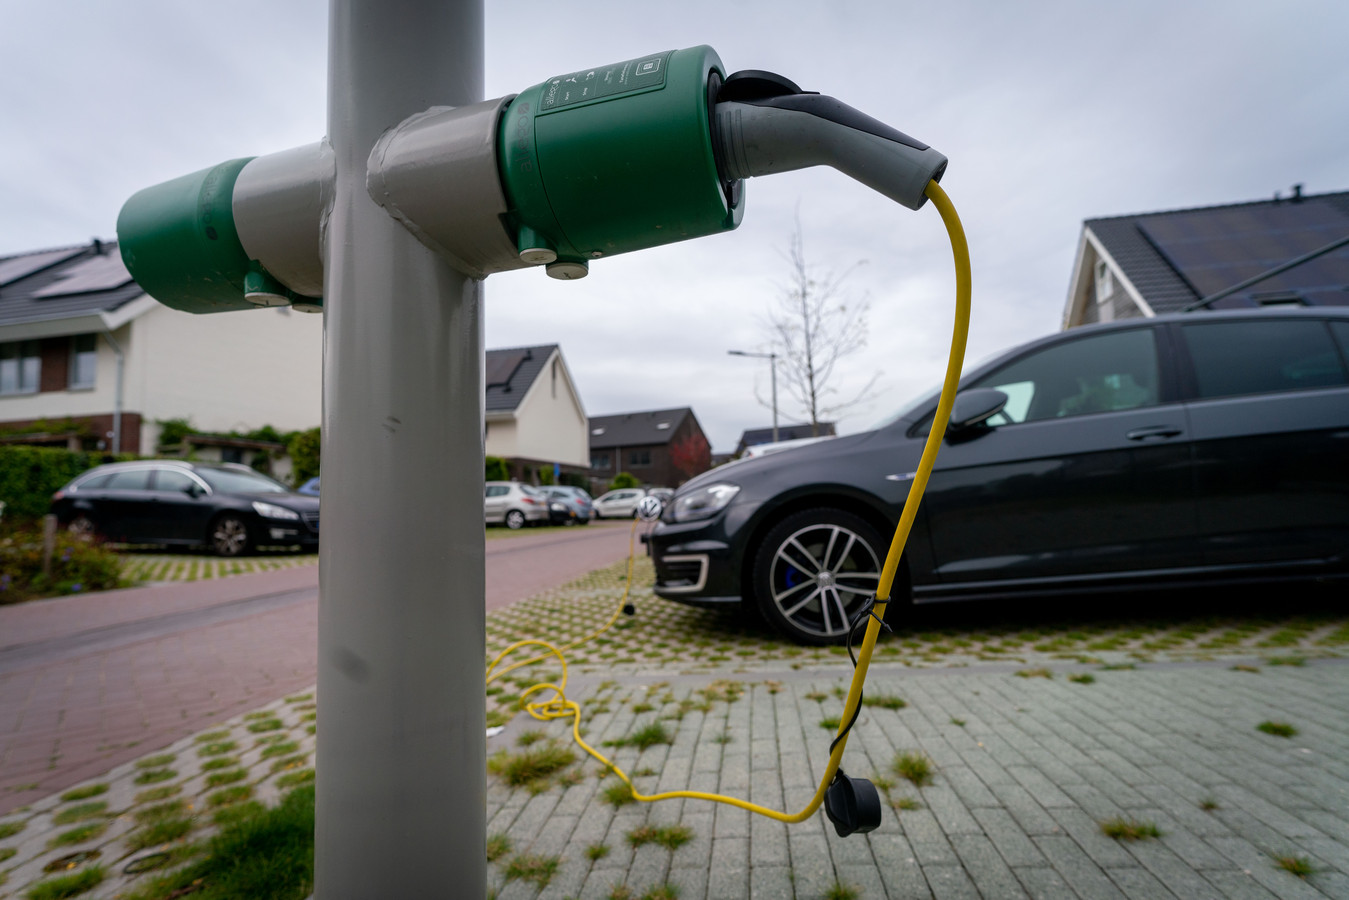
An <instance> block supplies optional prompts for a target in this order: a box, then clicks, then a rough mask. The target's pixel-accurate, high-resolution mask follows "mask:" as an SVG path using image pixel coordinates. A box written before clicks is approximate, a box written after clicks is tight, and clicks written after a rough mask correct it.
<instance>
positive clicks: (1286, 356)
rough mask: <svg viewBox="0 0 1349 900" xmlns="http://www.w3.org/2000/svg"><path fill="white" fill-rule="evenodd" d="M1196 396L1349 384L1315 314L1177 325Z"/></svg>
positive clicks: (1324, 328)
mask: <svg viewBox="0 0 1349 900" xmlns="http://www.w3.org/2000/svg"><path fill="white" fill-rule="evenodd" d="M1181 330H1182V332H1183V333H1184V335H1185V343H1186V344H1188V345H1189V348H1190V358H1191V359H1192V360H1193V361H1194V374H1195V379H1196V382H1197V385H1198V388H1199V396H1200V397H1234V396H1239V395H1242V394H1270V393H1275V392H1279V391H1302V390H1308V389H1312V388H1321V387H1335V386H1339V385H1343V384H1346V383H1349V380H1346V377H1345V371H1344V363H1343V362H1342V361H1341V359H1340V354H1339V352H1338V351H1337V350H1336V348H1335V342H1334V341H1333V340H1332V339H1331V336H1330V332H1329V331H1328V330H1327V329H1326V325H1325V323H1324V322H1322V321H1318V320H1315V319H1284V320H1274V321H1263V322H1200V323H1195V324H1185V325H1183V326H1181Z"/></svg>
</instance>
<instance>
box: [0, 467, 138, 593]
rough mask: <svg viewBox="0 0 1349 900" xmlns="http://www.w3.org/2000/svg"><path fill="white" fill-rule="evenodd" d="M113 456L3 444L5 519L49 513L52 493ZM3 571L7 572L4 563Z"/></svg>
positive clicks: (0, 491)
mask: <svg viewBox="0 0 1349 900" xmlns="http://www.w3.org/2000/svg"><path fill="white" fill-rule="evenodd" d="M111 458H112V457H107V458H106V459H105V457H104V456H102V455H101V454H94V453H74V452H71V451H69V450H60V449H56V448H53V447H23V446H18V447H0V497H3V498H4V501H5V519H6V520H14V519H17V520H20V521H23V520H32V519H39V518H41V517H42V516H45V515H46V514H47V510H48V509H49V508H50V506H51V499H52V494H54V493H56V492H57V491H58V490H60V489H61V488H62V487H63V486H64V485H65V484H66V483H67V482H68V481H70V480H71V479H72V478H74V477H75V476H76V475H78V474H80V473H81V472H83V471H84V470H86V469H89V468H91V467H93V466H96V465H98V464H99V463H102V462H105V461H107V460H108V459H111ZM119 458H124V459H134V458H135V457H133V456H124V457H119ZM0 571H5V569H4V567H3V566H0Z"/></svg>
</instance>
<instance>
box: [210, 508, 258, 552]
mask: <svg viewBox="0 0 1349 900" xmlns="http://www.w3.org/2000/svg"><path fill="white" fill-rule="evenodd" d="M248 547H249V534H248V523H247V522H245V521H244V520H243V519H241V518H239V517H238V516H235V515H224V516H221V517H220V518H218V519H216V520H215V525H213V526H212V527H211V549H212V550H214V551H215V552H216V555H217V556H242V555H243V554H244V553H247V552H248Z"/></svg>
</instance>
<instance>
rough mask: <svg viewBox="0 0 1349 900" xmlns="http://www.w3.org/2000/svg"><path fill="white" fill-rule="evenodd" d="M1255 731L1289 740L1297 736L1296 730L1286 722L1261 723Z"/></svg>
mask: <svg viewBox="0 0 1349 900" xmlns="http://www.w3.org/2000/svg"><path fill="white" fill-rule="evenodd" d="M1255 730H1256V731H1263V732H1264V733H1265V734H1272V735H1274V736H1275V737H1281V738H1290V737H1293V736H1294V735H1295V734H1297V729H1296V728H1294V727H1293V726H1292V725H1289V724H1288V723H1287V722H1261V723H1260V724H1259V725H1257V726H1255Z"/></svg>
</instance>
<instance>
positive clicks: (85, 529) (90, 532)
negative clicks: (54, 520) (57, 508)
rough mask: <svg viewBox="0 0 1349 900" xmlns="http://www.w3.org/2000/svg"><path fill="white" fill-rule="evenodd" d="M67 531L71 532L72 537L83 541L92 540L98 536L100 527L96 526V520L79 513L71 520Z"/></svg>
mask: <svg viewBox="0 0 1349 900" xmlns="http://www.w3.org/2000/svg"><path fill="white" fill-rule="evenodd" d="M66 531H68V532H70V535H71V537H75V538H79V539H80V540H82V541H92V540H96V539H97V538H98V528H96V527H95V526H94V520H93V519H91V518H89V517H88V516H86V515H85V514H84V513H79V514H78V515H76V516H75V518H73V519H71V520H70V524H69V525H67V526H66Z"/></svg>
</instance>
